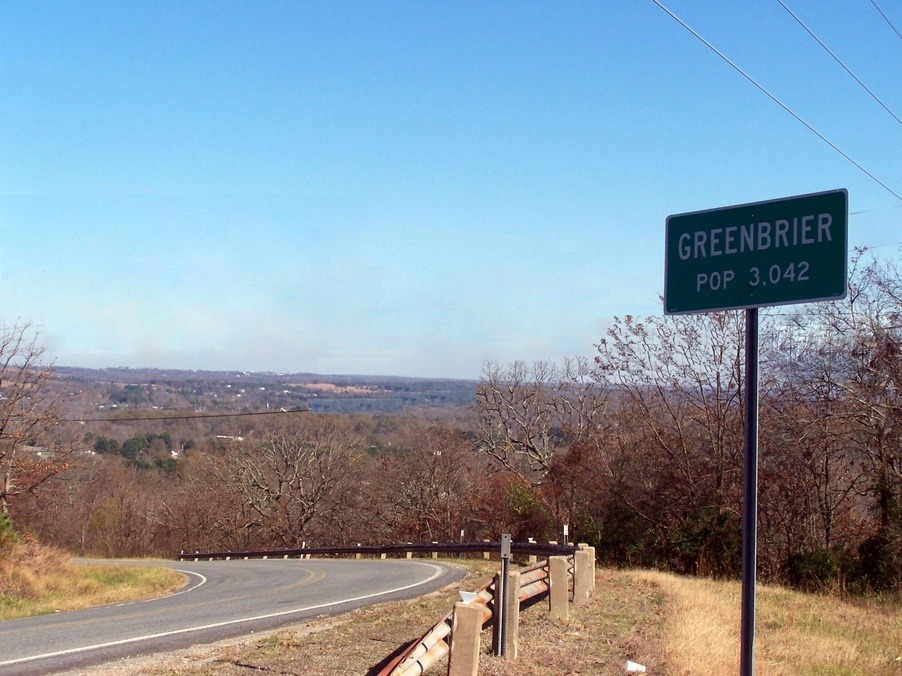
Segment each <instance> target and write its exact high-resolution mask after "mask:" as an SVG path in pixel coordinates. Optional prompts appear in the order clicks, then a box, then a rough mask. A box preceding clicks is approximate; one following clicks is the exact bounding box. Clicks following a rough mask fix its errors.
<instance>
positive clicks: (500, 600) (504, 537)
mask: <svg viewBox="0 0 902 676" xmlns="http://www.w3.org/2000/svg"><path fill="white" fill-rule="evenodd" d="M510 560H511V534H510V533H502V534H501V574H500V575H498V580H497V582H496V583H495V609H494V614H495V627H496V630H495V641H494V643H495V650H494V653H495V656H496V657H505V656H506V655H507V591H508V590H507V575H508V572H509V571H510Z"/></svg>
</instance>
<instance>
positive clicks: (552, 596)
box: [548, 556, 570, 620]
mask: <svg viewBox="0 0 902 676" xmlns="http://www.w3.org/2000/svg"><path fill="white" fill-rule="evenodd" d="M569 596H570V590H569V588H568V585H567V557H566V556H550V557H548V613H549V615H550V616H551V619H552V620H566V619H567V618H568V617H569V614H570V607H569V606H570V599H569Z"/></svg>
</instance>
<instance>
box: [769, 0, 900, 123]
mask: <svg viewBox="0 0 902 676" xmlns="http://www.w3.org/2000/svg"><path fill="white" fill-rule="evenodd" d="M777 2H779V3H780V7H782V8H783V9H785V10H786V11H787V12H788V13H789V16H791V17H792V18H793V19H795V20H796V22H797V23H798V24H799V25H800V26H801V27H802V28H804V29H805V31H806V32H807V33H808V35H810V36H811V37H812V38H813V39H814V41H815V42H816V43H817V44H819V45H820V46H821V47H823V48H824V51H825V52H827V54H829V55H830V56H831V57H833V60H834V61H836V63H838V64H839V65H840V66H841V67H842V69H843V70H844V71H846V72H847V73H848V74H849V76H850V77H851V78H852V79H853V80H855V82H857V83H858V84H859V85H860V86H861V88H862V89H864V90H865V91H866V92H867V93H868V94H870V95H871V98H872V99H874V100H875V101H876V102H877V103H879V104H880V105H881V107H882V108H883V110H885V111H886V112H888V113H889V114H890V115H892V116H893V119H895V120H896V122H898V123H899V124H902V120H900V119H899V116H898V115H896V114H895V113H894V112H893V111H891V110H890V109H889V106H887V105H886V104H885V103H884V102H883V101H881V100H880V98H879V97H878V96H877V95H876V94H875V93H874V92H872V91H871V90H870V89H869V88H868V86H867V85H866V84H865V83H864V82H862V81H861V80H860V79H858V76H857V75H855V73H853V72H852V71H851V70H849V68H848V67H847V66H846V64H844V63H843V62H842V61H840V60H839V57H838V56H836V54H834V53H833V52H832V51H831V50H830V48H829V47H827V45H825V44H824V43H823V41H822V40H821V39H820V38H819V37H818V36H817V35H815V34H814V32H813V31H812V30H811V29H810V28H808V26H806V25H805V23H804V22H803V21H802V20H801V19H800V18H799V17H798V16H797V15H796V13H795V12H793V11H792V10H791V9H789V7H787V6H786V3H784V2H783V0H777Z"/></svg>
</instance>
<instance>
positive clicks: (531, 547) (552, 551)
mask: <svg viewBox="0 0 902 676" xmlns="http://www.w3.org/2000/svg"><path fill="white" fill-rule="evenodd" d="M510 548H511V554H515V555H520V556H537V557H543V558H544V560H542V561H539V562H538V563H536V564H533V565H530V566H528V567H526V568H521V569H520V570H519V572H520V594H519V605H520V606H521V607H523V604H524V603H526V602H527V601H536V600H538V599H540V598H541V597H543V596H547V595H548V594H549V591H550V586H549V568H548V560H547V557H551V556H566V557H568V558H569V561H568V565H567V580H568V581H567V584H568V587H569V586H570V585H571V583H572V582H573V580H574V574H575V568H574V559H573V554H574V553H575V552H577V551H579V549H580V548H579V547H574V546H572V545H557V544H542V543H538V542H519V543H517V542H514V543H511V544H510ZM500 550H501V542H500V541H481V542H456V543H436V542H431V543H406V544H398V545H357V546H341V547H301V548H300V549H271V550H252V551H241V552H234V551H229V552H194V553H191V552H185V551H182V552H181V553H180V554H179V556H178V559H179V560H180V561H192V560H193V561H200V560H210V561H213V560H227V559H267V558H282V559H288V558H296V557H309V556H357V555H360V556H363V555H369V556H377V555H378V556H388V555H399V556H408V557H409V556H412V555H413V554H419V555H423V554H446V555H454V554H485V553H498V552H499V551H500ZM469 603H470V605H481V606H482V629H483V630H484V629H485V628H486V627H488V626H490V625H491V624H493V619H494V616H495V614H496V613H495V606H496V603H497V594H496V590H495V581H492V582H488V583H486V584H485V585H483V586H482V587H480V589H479V590H477V591H476V592H475V597H474V598H473V599H472V600H471V601H470V602H469ZM453 622H454V611H453V610H452V611H451V612H449V613H448V614H447V615H445V617H443V618H442V619H441V620H439V622H437V623H436V624H435V625H433V626H432V627H431V628H430V629H429V630H428V631H427V632H426V633H425V634H423V635H422V636H420V637H419V638H417V639H415V640H413V641H411V642H410V643H408V644H407V645H406V646H403V647H402V648H401V649H400V650H399V651H398V652H397V653H396V654H395V655H394V656H390V657H388V658H386V660H387V661H383V662H382V663H380V664H379V665H378V666H377V667H374V669H373V670H371V671H370V672H369V673H370V674H372V675H373V676H419V675H420V674H422V673H424V672H425V671H426V670H427V669H428V668H430V667H431V666H433V665H434V664H435V663H436V662H438V661H439V660H441V659H442V658H443V657H445V656H446V655H448V653H449V652H450V640H451V634H452V626H453ZM496 630H497V629H496ZM377 669H378V671H376V670H377Z"/></svg>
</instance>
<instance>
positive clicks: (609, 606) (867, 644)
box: [115, 560, 902, 676]
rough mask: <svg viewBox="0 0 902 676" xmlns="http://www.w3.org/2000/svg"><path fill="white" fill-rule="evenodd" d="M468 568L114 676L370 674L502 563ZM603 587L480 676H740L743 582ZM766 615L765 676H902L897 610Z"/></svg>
mask: <svg viewBox="0 0 902 676" xmlns="http://www.w3.org/2000/svg"><path fill="white" fill-rule="evenodd" d="M451 563H457V560H453V561H451ZM466 565H467V567H468V568H469V573H468V576H467V578H466V579H465V580H464V581H463V582H461V583H460V584H459V585H455V586H453V587H449V588H446V589H444V590H441V591H438V592H435V593H433V594H430V595H428V596H425V597H423V598H418V599H414V600H411V601H404V602H397V603H390V604H385V605H382V606H376V607H372V608H365V609H362V610H358V611H355V612H353V613H350V614H347V615H344V616H341V617H337V618H331V619H323V620H320V621H317V622H312V623H309V624H306V625H303V626H298V627H294V628H290V629H285V630H281V631H277V632H273V633H270V634H268V635H264V636H254V637H247V638H244V639H241V640H238V641H231V642H226V643H223V644H219V645H217V646H214V647H196V648H192V649H189V650H186V651H180V652H179V653H177V654H176V655H174V656H169V657H167V658H163V659H161V658H154V659H152V660H150V661H145V662H143V663H142V662H135V663H132V664H124V663H119V664H117V665H116V667H115V673H117V674H129V673H130V674H138V673H140V674H142V675H145V674H158V675H163V674H176V673H177V674H192V675H195V676H197V675H212V674H217V675H219V674H225V675H226V676H229V675H238V674H247V673H251V671H253V672H254V673H256V672H258V671H259V672H267V673H304V674H309V675H328V674H336V673H353V674H364V673H366V672H367V670H368V669H369V668H370V667H371V666H372V665H374V664H376V663H378V662H379V661H380V660H381V659H382V658H383V657H385V656H386V655H388V654H389V653H390V652H391V651H392V650H393V649H394V648H396V647H397V646H398V645H400V644H402V643H405V642H407V641H409V640H411V639H414V638H417V637H418V636H419V635H420V634H421V633H422V632H423V631H425V630H426V629H427V628H428V627H429V626H431V625H432V624H434V623H435V622H436V621H438V620H439V619H440V618H441V617H442V616H443V615H444V614H445V613H446V612H448V611H449V610H450V609H451V607H452V606H453V604H454V602H455V601H456V600H458V590H459V589H464V590H473V589H476V588H477V587H478V586H479V585H480V584H481V583H482V582H484V581H486V580H487V579H489V578H490V577H491V575H492V574H493V572H494V571H495V568H496V566H497V563H494V564H490V563H489V562H484V561H471V562H468V563H467V564H466ZM596 581H597V584H596V590H595V593H594V596H593V597H592V600H591V602H590V604H589V605H587V606H584V607H580V608H573V609H571V616H570V619H569V620H568V621H566V622H552V621H551V620H549V619H548V614H547V604H544V603H540V604H538V605H536V606H534V607H533V608H530V609H529V610H527V611H525V612H524V613H523V615H522V618H521V629H520V659H519V660H518V661H517V662H509V661H506V660H503V659H500V658H495V657H492V656H491V655H490V644H491V640H490V634H489V633H487V632H486V633H484V634H483V657H482V660H481V664H480V674H488V675H491V676H521V675H522V676H540V675H541V676H548V675H549V674H552V675H554V674H592V675H600V676H605V675H614V674H616V675H618V676H622V675H623V673H624V664H625V661H626V660H627V659H629V660H632V661H634V662H638V663H640V664H643V665H645V666H646V667H647V668H648V673H649V674H668V675H677V674H679V675H683V674H699V675H702V676H708V675H709V674H735V673H738V672H739V664H738V661H739V607H740V585H739V583H738V582H716V581H711V580H704V579H695V578H681V577H677V576H675V575H669V574H664V573H657V572H649V571H619V570H599V571H598V573H597V577H596ZM757 609H758V613H757V631H756V653H755V659H756V663H755V666H756V673H759V674H762V675H763V676H770V675H772V674H773V675H777V676H782V675H784V674H785V675H788V674H793V675H794V676H798V675H800V674H810V675H812V676H813V675H815V674H817V675H836V676H839V675H841V674H868V675H869V676H870V675H872V674H885V675H893V676H900V675H902V604H900V603H899V601H898V600H895V601H885V600H884V601H879V600H869V601H866V600H840V599H838V598H834V597H829V596H818V595H811V594H801V593H798V592H793V591H789V590H786V589H782V588H779V587H771V586H766V585H759V587H758V594H757ZM444 669H445V667H444V666H438V667H434V668H433V670H431V671H430V672H429V673H436V674H442V673H444Z"/></svg>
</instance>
